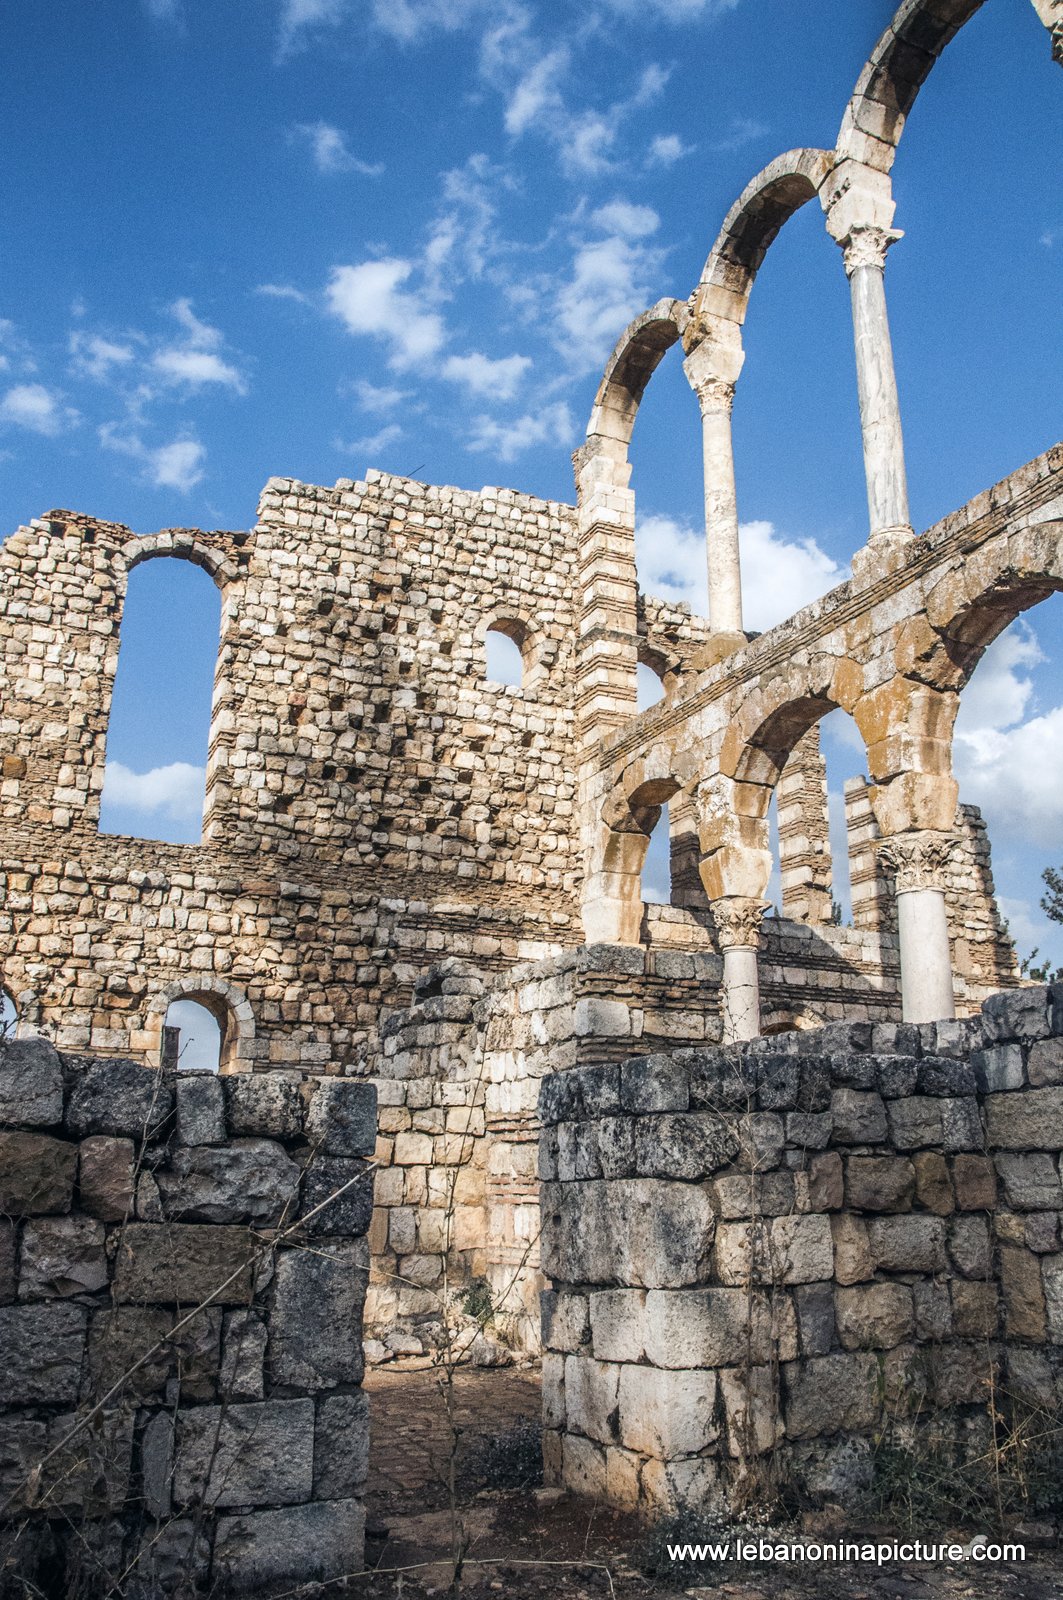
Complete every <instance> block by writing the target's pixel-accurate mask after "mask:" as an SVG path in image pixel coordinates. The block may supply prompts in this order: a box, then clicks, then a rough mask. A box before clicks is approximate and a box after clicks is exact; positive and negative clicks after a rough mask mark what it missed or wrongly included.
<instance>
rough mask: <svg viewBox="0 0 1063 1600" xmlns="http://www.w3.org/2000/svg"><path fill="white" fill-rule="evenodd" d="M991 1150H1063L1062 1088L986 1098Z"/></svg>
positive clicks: (987, 1125)
mask: <svg viewBox="0 0 1063 1600" xmlns="http://www.w3.org/2000/svg"><path fill="white" fill-rule="evenodd" d="M985 1111H986V1137H987V1139H988V1142H989V1145H990V1148H991V1149H997V1150H1063V1086H1060V1087H1057V1088H1051V1089H1027V1090H1026V1091H1025V1092H1024V1093H1022V1094H991V1095H987V1096H986V1100H985Z"/></svg>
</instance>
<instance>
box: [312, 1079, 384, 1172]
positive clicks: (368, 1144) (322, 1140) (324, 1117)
mask: <svg viewBox="0 0 1063 1600" xmlns="http://www.w3.org/2000/svg"><path fill="white" fill-rule="evenodd" d="M306 1137H307V1138H308V1139H309V1141H310V1144H311V1146H312V1147H313V1148H314V1149H316V1150H319V1151H320V1152H321V1153H322V1154H323V1155H326V1156H371V1155H372V1154H373V1148H374V1145H375V1143H376V1086H375V1085H374V1084H372V1083H368V1082H367V1081H366V1080H365V1079H360V1078H322V1079H320V1080H319V1081H318V1084H317V1087H316V1088H315V1089H314V1092H313V1094H312V1095H311V1097H310V1105H309V1107H308V1108H307V1113H306Z"/></svg>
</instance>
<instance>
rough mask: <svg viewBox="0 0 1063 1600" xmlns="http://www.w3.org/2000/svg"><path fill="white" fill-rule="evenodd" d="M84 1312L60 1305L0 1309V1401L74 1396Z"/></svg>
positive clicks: (55, 1401) (55, 1400) (60, 1401)
mask: <svg viewBox="0 0 1063 1600" xmlns="http://www.w3.org/2000/svg"><path fill="white" fill-rule="evenodd" d="M87 1321H88V1312H87V1311H85V1310H84V1308H83V1307H81V1306H71V1305H63V1304H54V1305H39V1306H5V1307H3V1308H2V1309H0V1350H2V1351H3V1352H4V1356H3V1360H2V1361H0V1405H5V1406H31V1405H71V1404H73V1403H74V1401H76V1400H77V1397H78V1385H79V1384H80V1381H81V1364H82V1361H83V1359H84V1355H85V1325H86V1323H87Z"/></svg>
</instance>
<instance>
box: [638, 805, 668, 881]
mask: <svg viewBox="0 0 1063 1600" xmlns="http://www.w3.org/2000/svg"><path fill="white" fill-rule="evenodd" d="M671 902H672V836H671V828H670V825H669V820H668V807H667V805H663V806H662V807H661V815H660V818H659V820H658V822H657V824H656V826H655V827H654V830H653V832H652V833H651V834H650V843H649V848H648V849H647V851H646V860H645V861H644V862H643V866H642V903H643V905H650V906H667V905H670V904H671Z"/></svg>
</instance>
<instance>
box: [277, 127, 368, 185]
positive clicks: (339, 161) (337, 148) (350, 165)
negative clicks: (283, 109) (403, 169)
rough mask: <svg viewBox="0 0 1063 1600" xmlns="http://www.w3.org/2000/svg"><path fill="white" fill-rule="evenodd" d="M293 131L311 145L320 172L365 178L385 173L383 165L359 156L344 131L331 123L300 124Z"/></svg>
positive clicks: (315, 163) (311, 151)
mask: <svg viewBox="0 0 1063 1600" xmlns="http://www.w3.org/2000/svg"><path fill="white" fill-rule="evenodd" d="M292 131H293V133H294V134H295V135H297V136H298V137H299V138H301V139H304V140H305V141H306V143H307V144H308V145H309V146H310V153H311V155H312V156H313V158H314V165H315V166H316V167H317V169H318V171H319V172H358V173H361V175H362V176H363V177H365V178H378V177H379V176H380V174H381V173H382V172H383V170H384V166H383V163H382V162H373V163H371V162H368V161H362V160H361V159H360V158H359V157H358V156H356V155H355V154H354V152H353V150H351V149H350V147H349V145H348V143H347V135H346V134H345V133H344V131H343V129H342V128H336V127H333V125H332V124H331V123H330V122H298V123H296V125H295V127H294V129H293V130H292Z"/></svg>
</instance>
